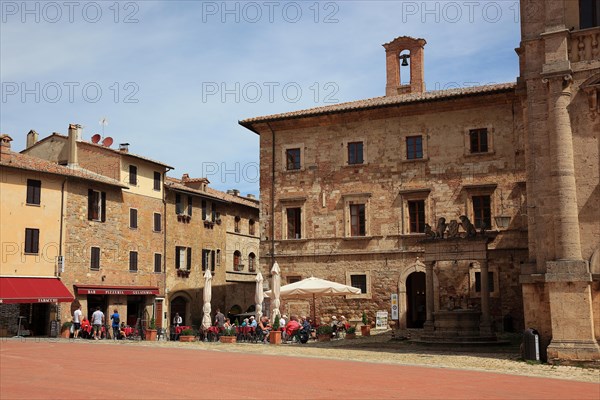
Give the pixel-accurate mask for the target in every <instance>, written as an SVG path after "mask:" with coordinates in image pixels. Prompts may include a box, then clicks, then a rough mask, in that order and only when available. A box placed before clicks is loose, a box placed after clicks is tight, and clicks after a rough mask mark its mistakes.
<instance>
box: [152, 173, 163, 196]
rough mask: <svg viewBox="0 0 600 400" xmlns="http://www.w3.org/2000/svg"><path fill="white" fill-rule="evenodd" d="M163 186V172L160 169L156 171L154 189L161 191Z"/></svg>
mask: <svg viewBox="0 0 600 400" xmlns="http://www.w3.org/2000/svg"><path fill="white" fill-rule="evenodd" d="M161 188H162V173H160V172H158V171H154V183H153V189H154V190H155V191H157V192H160V191H161Z"/></svg>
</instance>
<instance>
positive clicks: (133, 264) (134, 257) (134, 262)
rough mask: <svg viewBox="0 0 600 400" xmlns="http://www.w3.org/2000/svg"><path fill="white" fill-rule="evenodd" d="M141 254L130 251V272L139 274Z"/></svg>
mask: <svg viewBox="0 0 600 400" xmlns="http://www.w3.org/2000/svg"><path fill="white" fill-rule="evenodd" d="M138 257H139V253H138V252H137V251H135V250H130V251H129V272H138V261H139V258H138Z"/></svg>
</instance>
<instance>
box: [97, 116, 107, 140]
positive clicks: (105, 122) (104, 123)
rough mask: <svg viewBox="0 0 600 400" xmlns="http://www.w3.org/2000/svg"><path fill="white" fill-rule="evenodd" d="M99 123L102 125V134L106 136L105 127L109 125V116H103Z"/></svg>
mask: <svg viewBox="0 0 600 400" xmlns="http://www.w3.org/2000/svg"><path fill="white" fill-rule="evenodd" d="M98 123H99V124H100V125H101V126H102V136H104V127H105V126H106V125H108V118H106V117H102V118H100V121H99V122H98Z"/></svg>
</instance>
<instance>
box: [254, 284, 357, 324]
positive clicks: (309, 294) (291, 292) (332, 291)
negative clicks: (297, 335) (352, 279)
mask: <svg viewBox="0 0 600 400" xmlns="http://www.w3.org/2000/svg"><path fill="white" fill-rule="evenodd" d="M273 289H274V288H273ZM278 289H279V293H278V297H279V296H280V297H281V298H283V299H311V298H312V301H313V321H314V320H315V316H316V309H315V303H316V301H315V298H316V297H318V296H345V295H349V294H361V291H360V289H358V288H355V287H353V286H348V285H344V284H342V283H337V282H332V281H328V280H325V279H320V278H315V277H314V276H311V277H310V278H306V279H303V280H301V281H298V282H294V283H290V284H289V285H285V286H281V288H278ZM265 296H266V297H273V296H274V293H273V291H271V290H269V291H267V292H265Z"/></svg>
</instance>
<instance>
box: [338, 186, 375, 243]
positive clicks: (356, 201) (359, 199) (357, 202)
mask: <svg viewBox="0 0 600 400" xmlns="http://www.w3.org/2000/svg"><path fill="white" fill-rule="evenodd" d="M342 197H343V199H344V233H343V236H344V237H345V238H347V239H361V238H369V237H370V236H371V235H372V232H371V226H370V218H369V217H370V216H371V213H370V208H371V206H370V203H371V193H355V194H346V195H342ZM361 205H362V206H364V221H363V225H364V235H361V234H360V232H359V234H358V235H355V234H354V231H353V221H352V218H353V213H352V210H353V208H354V206H359V214H358V218H360V206H361ZM358 222H359V229H360V223H361V222H360V221H358Z"/></svg>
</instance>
